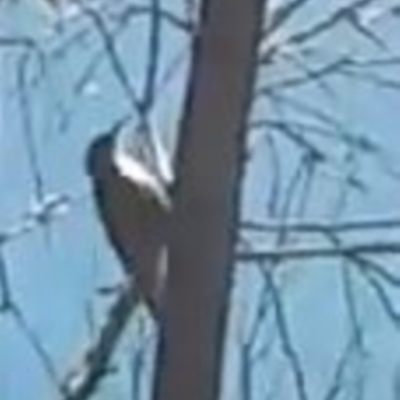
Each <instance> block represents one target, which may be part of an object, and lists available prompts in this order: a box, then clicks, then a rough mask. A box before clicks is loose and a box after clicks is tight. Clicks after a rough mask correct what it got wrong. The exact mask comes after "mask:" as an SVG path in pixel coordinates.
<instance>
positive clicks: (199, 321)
mask: <svg viewBox="0 0 400 400" xmlns="http://www.w3.org/2000/svg"><path fill="white" fill-rule="evenodd" d="M263 4H264V0H216V1H212V0H203V4H202V11H201V26H200V32H199V34H198V37H197V38H196V39H195V44H194V54H193V59H192V67H191V68H192V69H191V72H190V78H189V86H188V93H187V98H186V103H185V108H184V115H183V119H182V124H181V131H180V134H181V136H180V143H179V145H178V153H177V160H178V161H177V174H178V176H177V178H178V182H177V188H176V192H175V195H176V196H175V199H174V200H175V202H174V207H175V208H174V215H173V220H172V227H171V229H172V231H171V235H170V243H169V245H170V259H169V261H170V262H169V265H170V270H169V276H168V286H167V293H166V303H165V310H164V311H165V312H164V317H165V319H164V321H163V323H162V324H161V325H162V327H161V330H162V335H161V337H162V339H161V345H160V348H159V354H158V360H157V372H156V380H155V381H156V383H155V391H154V399H156V400H210V399H215V398H216V396H217V395H218V392H219V385H218V382H219V373H220V370H221V355H222V339H223V336H224V330H225V320H226V305H227V300H228V289H229V277H230V269H231V266H232V263H233V245H234V240H235V229H234V228H235V226H236V222H237V220H238V212H239V207H238V206H239V201H238V198H239V188H238V186H239V180H240V175H241V168H240V165H241V162H240V161H241V153H242V152H243V150H244V149H243V146H244V136H245V123H246V117H247V114H248V111H249V108H250V103H251V89H252V85H253V81H254V75H255V68H256V53H257V42H258V37H259V33H260V31H261V24H262V16H263Z"/></svg>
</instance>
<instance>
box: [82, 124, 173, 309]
mask: <svg viewBox="0 0 400 400" xmlns="http://www.w3.org/2000/svg"><path fill="white" fill-rule="evenodd" d="M126 128H127V127H126V126H125V127H124V126H122V128H121V124H117V127H116V128H115V129H113V131H112V132H111V133H108V134H105V135H102V136H100V137H97V138H96V139H95V140H94V141H93V142H92V143H91V145H90V147H89V149H88V151H87V159H86V168H87V172H88V174H89V175H90V178H91V181H92V187H93V195H94V200H95V203H96V206H97V210H98V215H99V217H100V220H101V222H102V225H103V227H104V229H105V232H106V235H107V237H108V240H109V242H110V244H111V245H112V247H113V248H114V250H115V252H116V254H117V255H118V258H119V260H120V262H121V264H122V267H123V269H124V271H125V273H126V274H127V276H128V278H129V279H131V278H133V279H135V283H136V285H135V287H136V288H137V290H138V294H139V297H140V298H141V299H142V300H144V302H145V303H146V304H147V305H148V306H149V308H150V311H151V312H152V314H153V315H155V314H156V313H157V311H158V310H159V307H160V301H161V296H162V291H163V286H164V281H165V275H166V272H167V271H166V269H167V252H166V251H167V249H166V238H167V231H168V225H169V224H168V221H169V215H170V212H171V201H170V196H169V189H170V187H171V184H172V180H173V175H172V171H171V169H170V167H169V164H168V160H167V157H166V153H165V152H164V150H163V148H162V146H161V143H160V142H159V138H158V137H157V136H154V132H153V131H144V130H140V131H137V132H136V133H134V134H133V135H132V133H133V130H132V129H131V128H130V129H129V127H128V129H126Z"/></svg>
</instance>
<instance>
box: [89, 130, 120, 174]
mask: <svg viewBox="0 0 400 400" xmlns="http://www.w3.org/2000/svg"><path fill="white" fill-rule="evenodd" d="M114 140H115V135H114V134H112V133H108V134H105V135H102V136H99V137H97V138H96V139H94V141H93V142H92V143H91V144H90V145H89V148H88V150H87V153H86V172H87V173H88V174H89V175H90V176H92V177H93V178H94V179H96V178H104V177H106V176H108V175H109V174H110V173H111V172H112V171H113V169H114V166H113V162H112V152H113V148H114Z"/></svg>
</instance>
